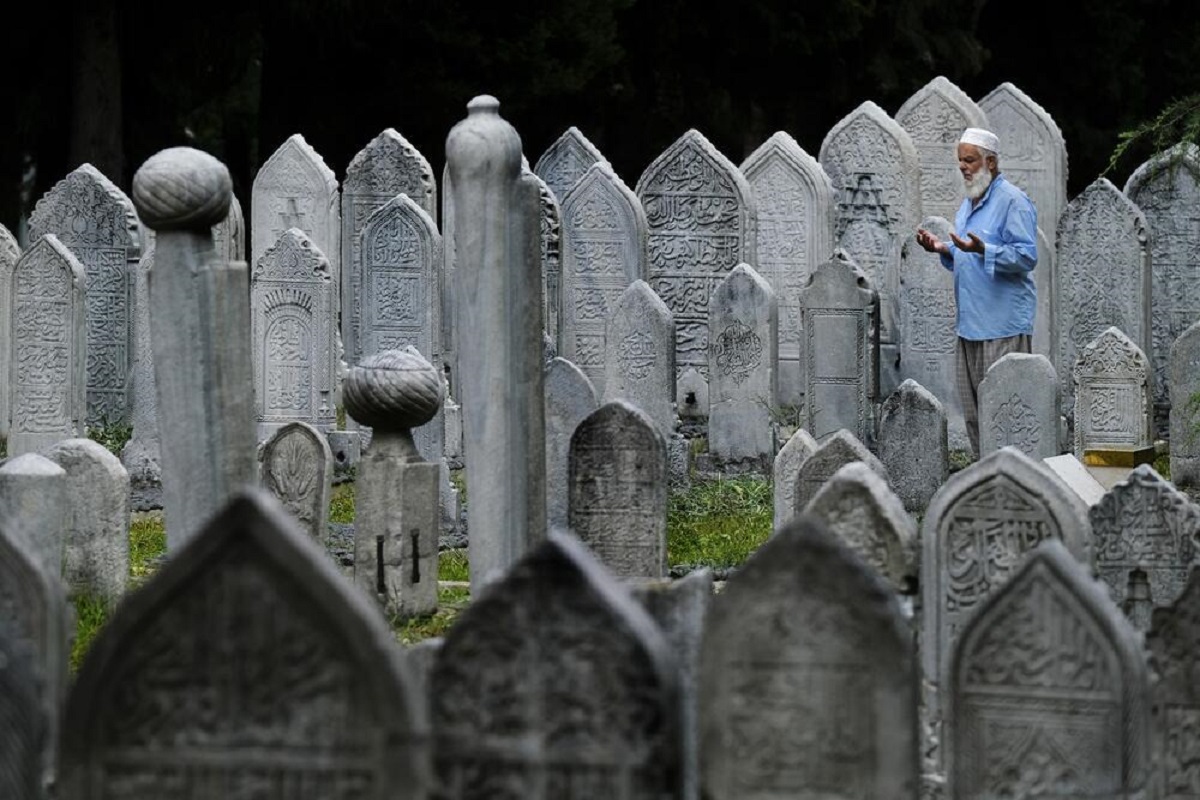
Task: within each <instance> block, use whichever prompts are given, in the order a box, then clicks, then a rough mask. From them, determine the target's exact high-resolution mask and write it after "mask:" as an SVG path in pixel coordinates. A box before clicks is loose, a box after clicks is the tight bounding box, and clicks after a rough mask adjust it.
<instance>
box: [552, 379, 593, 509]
mask: <svg viewBox="0 0 1200 800" xmlns="http://www.w3.org/2000/svg"><path fill="white" fill-rule="evenodd" d="M545 390H546V525H547V526H548V527H549V528H550V529H554V528H565V527H567V505H568V503H567V498H568V496H569V495H570V485H569V483H568V481H567V476H568V460H569V459H568V457H569V455H570V451H571V436H572V435H573V434H574V433H575V429H576V428H578V427H579V424H580V423H581V422H583V421H584V420H585V419H587V418H588V417H589V416H590V415H591V414H592V413H593V412H594V411H595V410H596V409H597V408H598V407H599V402H598V401H597V399H596V390H595V389H594V388H593V387H592V383H591V381H589V380H588V378H587V375H585V374H583V371H582V370H580V369H579V367H577V366H575V365H574V364H572V363H571V362H570V361H568V360H567V359H565V358H555V359H553V360H551V361H550V363H549V364H547V365H546V376H545Z"/></svg>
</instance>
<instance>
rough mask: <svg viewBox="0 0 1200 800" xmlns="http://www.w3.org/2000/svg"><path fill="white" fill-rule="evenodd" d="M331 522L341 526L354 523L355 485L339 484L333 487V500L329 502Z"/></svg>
mask: <svg viewBox="0 0 1200 800" xmlns="http://www.w3.org/2000/svg"><path fill="white" fill-rule="evenodd" d="M329 521H330V522H334V523H337V524H339V525H349V524H350V523H351V522H354V484H353V483H339V484H338V485H337V486H335V487H333V496H332V500H330V502H329Z"/></svg>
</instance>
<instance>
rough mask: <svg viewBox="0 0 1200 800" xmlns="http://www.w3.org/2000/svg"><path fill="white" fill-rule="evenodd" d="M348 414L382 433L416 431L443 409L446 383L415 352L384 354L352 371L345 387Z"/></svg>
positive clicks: (343, 390) (430, 365)
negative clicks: (403, 430) (387, 431)
mask: <svg viewBox="0 0 1200 800" xmlns="http://www.w3.org/2000/svg"><path fill="white" fill-rule="evenodd" d="M342 399H343V401H344V402H345V404H346V413H347V414H349V415H350V416H352V417H354V419H356V420H358V421H359V422H361V423H362V424H364V425H369V426H371V427H372V428H378V429H380V430H393V431H394V430H402V429H405V428H408V429H412V428H416V427H419V426H421V425H424V424H425V423H426V422H428V421H429V420H431V419H433V417H434V415H435V414H437V412H438V409H439V408H441V405H442V379H441V376H440V375H438V371H437V370H436V369H435V368H434V366H433V365H432V364H430V363H429V362H428V361H426V360H425V359H424V358H422V357H421V354H420V353H418V352H417V351H415V350H411V349H410V350H384V351H383V352H382V353H376V354H375V355H373V356H368V357H367V358H365V359H363V361H362V363H360V364H359V365H358V366H357V367H355V368H354V369H352V370H350V374H349V375H347V376H346V381H345V383H344V384H343V386H342Z"/></svg>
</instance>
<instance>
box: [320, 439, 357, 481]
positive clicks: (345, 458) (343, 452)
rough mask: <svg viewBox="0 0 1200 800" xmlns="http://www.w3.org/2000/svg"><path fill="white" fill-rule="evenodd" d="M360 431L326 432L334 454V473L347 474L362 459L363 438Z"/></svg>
mask: <svg viewBox="0 0 1200 800" xmlns="http://www.w3.org/2000/svg"><path fill="white" fill-rule="evenodd" d="M358 434H359V432H358V431H330V432H329V433H328V434H326V440H327V441H328V442H329V450H330V452H331V453H332V454H333V474H334V475H335V476H343V477H344V476H346V475H347V474H349V473H350V472H351V470H353V469H355V468H357V467H358V464H359V462H360V461H361V460H362V439H361V438H360V437H359V435H358Z"/></svg>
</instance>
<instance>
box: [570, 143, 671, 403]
mask: <svg viewBox="0 0 1200 800" xmlns="http://www.w3.org/2000/svg"><path fill="white" fill-rule="evenodd" d="M574 186H575V188H574V189H572V190H571V193H570V194H568V195H567V196H566V199H565V200H563V204H562V219H563V264H562V275H561V281H560V288H559V291H560V292H561V294H560V300H561V307H560V315H559V329H558V349H559V355H561V356H562V357H563V358H566V359H568V360H570V361H572V362H574V363H575V364H578V366H579V368H580V369H581V370H583V373H584V374H585V375H587V376H588V379H589V380H590V381H591V382H592V384H593V385H594V386H595V387H596V391H597V392H599V393H601V394H603V392H604V381H605V326H606V324H608V322H609V320H611V319H612V317H613V314H614V311H615V310H616V306H617V303H618V301H619V300H620V299H621V296H622V294H623V293H624V292H625V290H626V289H627V288H628V287H629V285H630V284H631V283H633V282H634V281H637V280H644V279H645V278H646V215H645V213H644V212H643V211H642V204H641V203H640V202H639V201H638V198H637V195H635V194H634V193H633V192H632V191H631V190H630V189H629V187H627V186H626V185H625V184H624V183H622V182H621V179H620V178H618V177H617V176H616V174H615V173H614V172H613V171H612V169H611V168H610V167H609V166H608V164H607V163H602V164H595V165H593V166H592V167H591V168H590V169H589V170H588V171H587V172H586V173H585V174H584V175H583V176H582V177H581V178H580V179H579V180H578V182H576V183H575V184H574ZM672 377H673V376H672Z"/></svg>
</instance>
